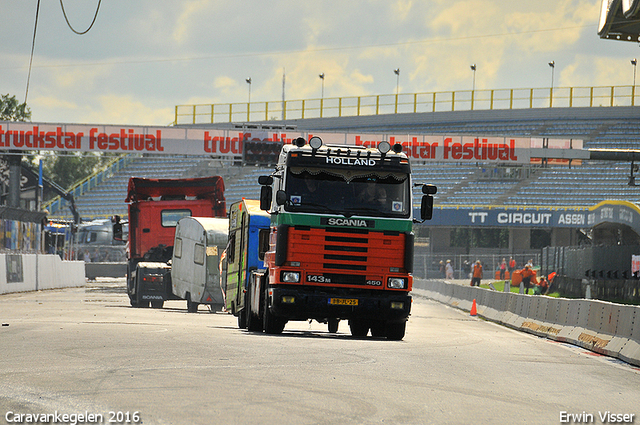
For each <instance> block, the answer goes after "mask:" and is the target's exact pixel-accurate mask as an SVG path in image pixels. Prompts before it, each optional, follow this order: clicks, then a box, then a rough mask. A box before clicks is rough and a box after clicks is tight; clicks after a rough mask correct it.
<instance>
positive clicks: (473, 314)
mask: <svg viewBox="0 0 640 425" xmlns="http://www.w3.org/2000/svg"><path fill="white" fill-rule="evenodd" d="M470 314H471V315H472V316H477V315H478V310H477V309H476V299H475V298H474V299H473V305H472V306H471V312H470Z"/></svg>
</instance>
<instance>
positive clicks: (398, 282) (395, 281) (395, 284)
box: [387, 277, 406, 289]
mask: <svg viewBox="0 0 640 425" xmlns="http://www.w3.org/2000/svg"><path fill="white" fill-rule="evenodd" d="M405 282H406V281H405V279H404V278H403V277H390V278H389V281H388V282H387V286H388V287H389V288H391V289H404V287H405Z"/></svg>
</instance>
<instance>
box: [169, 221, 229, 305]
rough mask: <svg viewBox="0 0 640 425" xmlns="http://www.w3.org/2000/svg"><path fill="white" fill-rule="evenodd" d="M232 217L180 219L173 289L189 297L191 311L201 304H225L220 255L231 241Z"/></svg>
mask: <svg viewBox="0 0 640 425" xmlns="http://www.w3.org/2000/svg"><path fill="white" fill-rule="evenodd" d="M228 233H229V221H228V220H227V219H225V218H210V217H184V218H181V219H180V221H178V225H177V226H176V236H175V241H174V245H173V258H172V264H171V282H172V283H171V285H172V292H173V294H174V295H176V296H177V297H179V298H182V299H184V300H187V310H188V311H189V313H195V312H197V311H198V305H200V304H207V305H209V307H210V309H211V312H212V313H213V312H215V311H219V310H221V309H223V307H224V295H223V294H224V292H223V289H222V288H221V284H222V282H221V280H220V267H221V262H220V257H221V256H222V253H223V252H224V249H225V247H226V245H227V239H228V237H227V235H228Z"/></svg>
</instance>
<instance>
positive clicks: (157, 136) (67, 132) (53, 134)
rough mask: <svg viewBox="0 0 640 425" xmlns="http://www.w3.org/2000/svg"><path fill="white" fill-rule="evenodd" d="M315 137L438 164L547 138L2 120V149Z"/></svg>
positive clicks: (189, 151)
mask: <svg viewBox="0 0 640 425" xmlns="http://www.w3.org/2000/svg"><path fill="white" fill-rule="evenodd" d="M312 136H320V137H321V138H322V139H323V141H324V143H325V144H337V145H343V144H354V145H361V146H367V147H376V146H377V145H378V144H379V143H380V142H382V141H388V142H389V143H391V145H393V144H395V143H400V144H402V146H403V147H404V152H405V153H406V154H407V155H408V156H409V157H411V158H414V159H416V160H421V161H437V162H494V163H502V164H528V163H531V161H532V158H531V152H530V149H531V148H532V147H537V146H540V145H541V139H534V138H525V137H519V138H511V137H482V136H448V135H441V136H432V135H392V134H358V133H305V132H295V131H294V132H291V131H265V130H257V131H256V130H251V131H238V130H217V129H211V130H206V129H189V128H178V127H143V126H113V125H79V124H47V123H25V122H7V121H0V152H1V151H3V150H5V151H9V150H11V151H20V150H24V151H33V150H48V151H60V152H69V153H71V152H112V153H153V154H167V155H212V156H240V155H242V153H243V144H244V142H245V141H254V142H255V141H259V142H265V143H268V142H279V143H292V141H293V140H295V139H296V138H298V137H304V138H306V139H307V140H308V139H309V138H310V137H312ZM555 146H563V147H564V146H571V147H572V148H574V149H581V148H582V141H581V140H572V141H566V140H559V139H554V143H553V147H555ZM549 147H552V146H551V144H550V145H549Z"/></svg>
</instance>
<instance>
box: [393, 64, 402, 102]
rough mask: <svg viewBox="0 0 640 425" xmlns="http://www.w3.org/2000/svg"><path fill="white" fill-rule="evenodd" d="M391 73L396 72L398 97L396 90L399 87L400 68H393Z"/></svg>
mask: <svg viewBox="0 0 640 425" xmlns="http://www.w3.org/2000/svg"><path fill="white" fill-rule="evenodd" d="M393 73H394V74H396V97H398V90H399V87H400V68H396V69H394V70H393Z"/></svg>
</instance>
